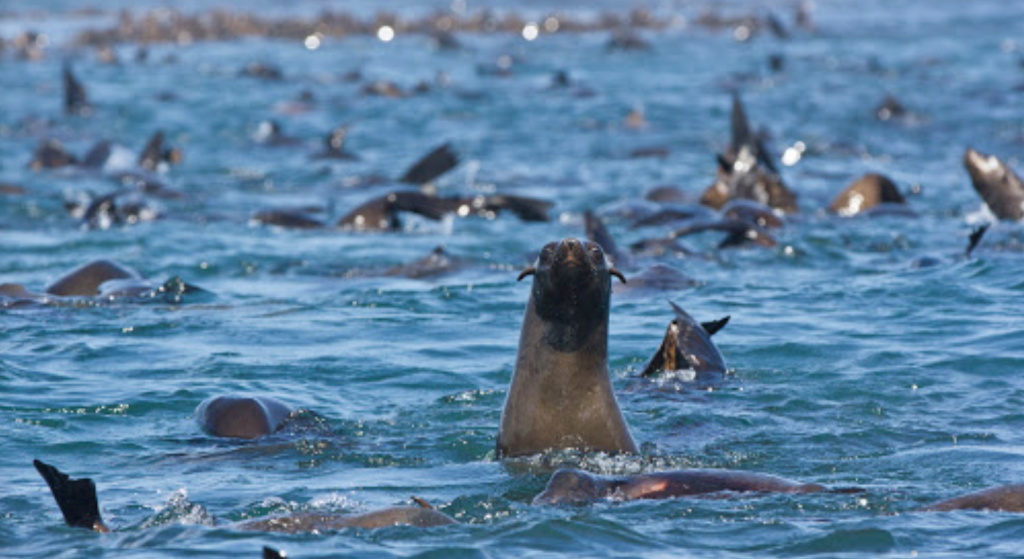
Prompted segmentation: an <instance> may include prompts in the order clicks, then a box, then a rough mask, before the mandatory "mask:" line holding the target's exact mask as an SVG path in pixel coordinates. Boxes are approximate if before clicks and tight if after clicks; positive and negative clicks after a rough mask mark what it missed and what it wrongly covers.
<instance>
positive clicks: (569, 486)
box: [533, 469, 825, 505]
mask: <svg viewBox="0 0 1024 559" xmlns="http://www.w3.org/2000/svg"><path fill="white" fill-rule="evenodd" d="M824 490H825V487H824V486H822V485H818V484H816V483H808V484H803V483H798V482H795V481H790V480H787V479H783V478H780V477H776V476H772V475H768V474H759V473H753V472H737V471H731V470H705V469H693V470H674V471H668V472H658V473H653V474H642V475H636V476H628V477H604V476H597V475H593V474H589V473H586V472H583V471H580V470H574V469H561V470H558V471H557V472H555V474H554V475H553V476H551V480H550V481H549V482H548V485H547V487H546V488H545V489H544V491H543V492H542V493H541V494H539V495H537V497H535V498H534V500H533V504H535V505H562V504H580V503H586V502H588V501H594V500H598V499H605V498H611V499H615V500H620V501H631V500H635V499H668V498H672V497H687V496H698V495H708V494H711V493H719V492H723V491H729V492H733V493H816V492H818V491H824Z"/></svg>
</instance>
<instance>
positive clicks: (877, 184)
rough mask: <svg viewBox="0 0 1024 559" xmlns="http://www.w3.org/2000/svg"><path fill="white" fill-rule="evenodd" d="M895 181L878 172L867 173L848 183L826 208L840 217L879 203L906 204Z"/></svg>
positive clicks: (856, 212)
mask: <svg viewBox="0 0 1024 559" xmlns="http://www.w3.org/2000/svg"><path fill="white" fill-rule="evenodd" d="M906 203H907V200H906V199H905V198H904V197H903V194H900V190H899V188H897V187H896V183H894V182H892V180H891V179H890V178H889V177H886V176H885V175H880V174H878V173H868V174H866V175H864V176H862V177H860V178H858V179H857V180H855V181H853V182H852V183H850V185H849V186H847V187H846V188H845V189H843V191H842V192H840V193H839V195H838V196H836V197H835V199H834V200H832V203H831V204H830V205H829V207H828V209H829V211H830V212H833V213H836V214H839V215H840V216H842V217H850V216H853V215H857V214H859V213H861V212H865V211H867V210H870V209H872V208H875V207H877V206H879V205H880V204H906Z"/></svg>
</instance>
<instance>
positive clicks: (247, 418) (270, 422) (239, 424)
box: [195, 396, 294, 439]
mask: <svg viewBox="0 0 1024 559" xmlns="http://www.w3.org/2000/svg"><path fill="white" fill-rule="evenodd" d="M293 411H294V410H292V409H291V408H289V407H288V406H287V405H286V404H284V403H282V402H280V401H278V400H275V399H273V398H267V397H263V396H255V397H248V396H214V397H212V398H208V399H206V400H204V401H203V402H202V403H201V404H199V406H198V407H197V408H196V411H195V419H196V423H198V424H199V427H200V428H202V430H203V431H205V432H206V433H208V434H210V435H213V436H215V437H232V438H236V439H256V438H259V437H264V436H266V435H270V434H272V433H274V432H276V431H277V430H278V429H279V428H280V427H281V425H282V424H283V423H284V421H285V420H286V419H288V417H289V416H290V415H291V414H292V412H293Z"/></svg>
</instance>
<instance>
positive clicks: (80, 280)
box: [45, 260, 142, 297]
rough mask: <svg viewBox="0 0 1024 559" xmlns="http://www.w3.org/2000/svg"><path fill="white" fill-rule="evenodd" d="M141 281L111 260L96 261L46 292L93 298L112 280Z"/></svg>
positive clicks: (63, 279) (70, 273)
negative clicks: (101, 287) (102, 286)
mask: <svg viewBox="0 0 1024 559" xmlns="http://www.w3.org/2000/svg"><path fill="white" fill-rule="evenodd" d="M123 279H131V280H141V279H142V276H141V275H139V273H138V272H136V271H135V270H132V269H131V268H126V267H124V266H121V265H120V264H117V263H115V262H111V261H110V260H94V261H92V262H89V263H88V264H83V265H82V266H79V267H77V268H75V269H74V270H71V271H70V272H68V273H67V274H64V275H63V276H61V277H60V278H59V279H58V280H57V281H55V282H53V283H51V284H50V285H49V286H47V287H46V290H45V292H46V293H48V294H50V295H58V296H61V297H92V296H94V295H98V294H99V293H100V286H101V285H103V284H104V283H106V282H108V281H110V280H123Z"/></svg>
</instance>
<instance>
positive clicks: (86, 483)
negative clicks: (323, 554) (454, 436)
mask: <svg viewBox="0 0 1024 559" xmlns="http://www.w3.org/2000/svg"><path fill="white" fill-rule="evenodd" d="M32 463H33V465H35V467H36V470H37V471H38V472H39V475H41V476H42V477H43V479H44V480H45V481H46V484H47V485H49V486H50V492H51V493H52V494H53V498H54V500H56V501H57V506H59V507H60V510H61V513H63V515H64V522H65V523H66V524H67V525H68V526H71V527H73V528H86V529H89V530H93V531H96V532H100V533H109V532H110V528H108V527H107V525H106V524H104V523H103V519H102V517H101V516H100V510H99V500H98V498H97V496H96V484H95V483H93V481H92V480H91V479H71V478H70V477H69V476H68V475H67V474H65V473H64V472H61V471H60V470H58V469H57V468H55V467H53V466H51V465H49V464H46V463H45V462H42V461H40V460H33V461H32ZM412 500H413V501H414V502H415V503H416V504H417V505H418V506H415V507H412V506H401V507H391V508H386V509H382V510H378V511H372V512H368V513H364V514H355V515H340V514H330V513H311V512H304V513H297V514H294V515H288V516H278V517H273V518H268V519H260V520H250V521H247V522H240V523H236V524H234V525H233V526H234V527H236V528H238V529H240V530H250V531H264V532H285V533H299V532H321V531H324V530H340V529H343V528H364V529H375V528H386V527H388V526H398V525H408V526H416V527H421V528H428V527H432V526H444V525H448V524H458V522H457V521H456V520H455V519H453V518H452V517H450V516H448V515H447V514H444V513H443V512H441V511H438V510H435V509H434V508H433V507H432V506H430V504H429V503H427V502H426V501H424V500H423V499H420V498H417V497H413V498H412Z"/></svg>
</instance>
